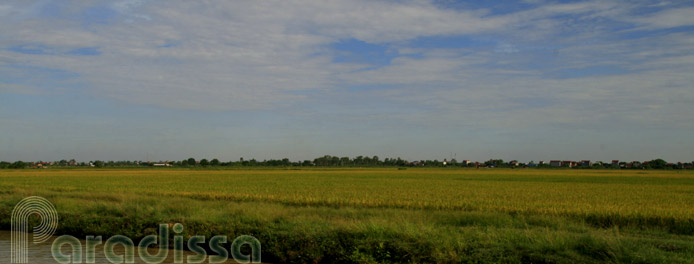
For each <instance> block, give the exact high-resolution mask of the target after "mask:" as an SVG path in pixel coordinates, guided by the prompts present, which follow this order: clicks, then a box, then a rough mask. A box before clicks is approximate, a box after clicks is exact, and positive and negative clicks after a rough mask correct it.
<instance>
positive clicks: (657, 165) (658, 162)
mask: <svg viewBox="0 0 694 264" xmlns="http://www.w3.org/2000/svg"><path fill="white" fill-rule="evenodd" d="M665 164H667V162H666V161H665V160H663V159H654V160H651V161H649V162H648V167H651V168H653V169H664V168H665Z"/></svg>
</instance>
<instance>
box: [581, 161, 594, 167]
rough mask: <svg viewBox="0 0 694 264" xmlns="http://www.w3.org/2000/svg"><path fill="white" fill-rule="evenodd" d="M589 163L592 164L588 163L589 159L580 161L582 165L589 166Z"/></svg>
mask: <svg viewBox="0 0 694 264" xmlns="http://www.w3.org/2000/svg"><path fill="white" fill-rule="evenodd" d="M590 165H592V163H590V160H582V161H581V166H583V167H590Z"/></svg>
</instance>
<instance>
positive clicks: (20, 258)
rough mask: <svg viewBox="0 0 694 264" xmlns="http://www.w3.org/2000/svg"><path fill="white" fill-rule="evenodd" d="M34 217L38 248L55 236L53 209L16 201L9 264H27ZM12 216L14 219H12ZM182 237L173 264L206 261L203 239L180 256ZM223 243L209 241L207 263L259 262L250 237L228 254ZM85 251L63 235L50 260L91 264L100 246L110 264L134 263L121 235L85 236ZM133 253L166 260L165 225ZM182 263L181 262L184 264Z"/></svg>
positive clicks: (177, 229)
mask: <svg viewBox="0 0 694 264" xmlns="http://www.w3.org/2000/svg"><path fill="white" fill-rule="evenodd" d="M31 214H38V215H39V216H40V217H41V224H40V225H39V226H37V227H34V241H33V242H34V243H35V244H39V243H43V242H45V241H47V240H48V239H49V238H50V237H51V236H52V235H53V233H54V232H55V230H56V228H57V225H58V218H57V215H58V214H57V213H56V211H55V207H53V205H52V204H51V203H50V202H49V201H48V200H46V199H44V198H42V197H37V196H32V197H27V198H25V199H23V200H22V201H20V202H19V203H18V204H17V205H16V206H15V208H14V210H13V211H12V223H11V225H12V238H11V239H12V241H11V244H12V263H28V262H27V260H28V259H27V240H28V239H27V238H28V233H27V230H26V229H27V225H28V219H29V215H31ZM15 215H16V217H15ZM172 229H173V232H174V234H180V233H182V232H183V225H182V224H180V223H176V224H174V225H173V227H172ZM183 242H184V239H183V236H180V235H174V239H173V248H174V250H175V251H174V255H173V261H174V262H173V263H203V262H205V259H206V258H207V252H206V251H205V249H204V248H203V247H202V246H201V245H204V243H205V237H204V236H191V237H189V239H188V241H187V244H186V245H187V246H188V249H189V250H190V251H192V252H193V253H195V254H194V255H188V256H186V258H184V256H183ZM226 243H227V237H226V236H214V237H212V238H211V239H210V240H209V244H208V246H209V249H210V250H212V251H213V252H214V253H215V255H212V256H210V257H209V259H208V261H209V263H223V262H226V261H227V260H228V259H229V252H231V257H232V258H233V259H234V260H235V261H236V262H240V263H249V262H252V263H260V262H261V257H260V255H261V254H260V253H261V246H260V241H258V239H256V238H255V237H252V236H247V235H242V236H239V237H236V239H234V241H233V242H232V243H231V247H230V251H227V250H226V248H224V246H223V244H226ZM85 244H86V245H85V247H86V250H85V248H83V246H82V241H80V240H79V239H77V238H76V237H74V236H70V235H63V236H60V237H58V238H56V239H55V240H54V241H53V244H52V246H51V254H52V256H53V259H55V260H56V261H57V262H58V263H83V262H82V261H83V254H82V253H83V252H84V253H85V254H84V261H85V262H84V263H94V262H95V258H96V256H95V251H96V246H97V245H101V244H103V245H104V248H103V250H104V256H105V257H106V259H107V260H108V261H109V262H111V263H135V243H133V240H132V239H130V238H128V237H126V236H122V235H115V236H112V237H110V238H109V239H107V240H106V242H105V243H103V240H102V238H101V236H87V237H86V239H85ZM157 244H158V246H159V249H158V251H157V253H156V254H151V253H149V251H148V250H147V248H148V247H151V246H153V245H157ZM118 245H122V248H124V251H123V252H122V253H116V251H115V250H114V249H115V248H116V246H118ZM244 245H248V246H250V249H251V253H250V254H248V255H245V254H243V253H241V248H242V246H244ZM68 246H69V247H70V249H71V250H68V251H67V252H69V253H63V250H62V249H63V248H65V247H68ZM137 253H138V255H139V257H140V259H141V260H142V261H144V262H146V263H162V262H164V261H165V260H166V259H167V257H168V256H169V224H160V225H159V233H158V234H157V235H149V236H146V237H144V238H143V239H142V240H140V243H139V244H138V247H137ZM184 261H185V262H184Z"/></svg>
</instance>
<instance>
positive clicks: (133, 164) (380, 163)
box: [0, 155, 694, 169]
mask: <svg viewBox="0 0 694 264" xmlns="http://www.w3.org/2000/svg"><path fill="white" fill-rule="evenodd" d="M574 163H576V162H574ZM155 164H156V165H168V166H176V167H470V168H473V167H474V168H478V167H486V168H557V167H551V166H549V165H548V164H538V163H535V162H534V161H530V162H528V163H522V162H517V161H515V160H512V161H510V162H505V161H504V160H502V159H490V160H488V161H485V162H465V163H463V162H458V161H457V160H456V159H451V160H450V161H448V160H445V159H444V160H443V161H439V160H421V161H412V162H410V161H407V160H404V159H401V158H400V157H398V158H385V159H380V158H379V157H378V156H373V157H368V156H357V157H354V158H349V157H337V156H330V155H325V156H323V157H319V158H315V159H313V161H311V160H304V161H290V160H289V159H287V158H284V159H281V160H275V159H271V160H263V161H258V160H256V159H251V160H244V159H243V158H240V159H239V161H228V162H221V161H219V159H216V158H215V159H212V160H207V159H204V158H203V159H201V160H199V161H196V160H195V158H192V157H191V158H188V159H185V160H181V161H158V162H152V161H129V160H123V161H100V160H95V161H89V162H88V163H86V162H80V163H78V162H76V161H75V160H74V159H71V160H69V161H68V160H60V161H55V162H43V161H38V162H36V163H33V162H32V163H26V162H22V161H16V162H13V163H9V162H6V161H0V169H2V168H9V169H21V168H26V167H39V166H38V165H41V166H40V167H42V168H46V167H97V168H101V167H120V168H125V167H127V168H138V167H139V168H141V167H152V166H155ZM561 168H568V163H567V164H564V165H562V166H561ZM572 168H574V169H619V168H622V169H694V163H681V162H679V163H677V164H674V163H668V162H666V161H665V160H663V159H654V160H651V161H645V162H643V163H641V162H633V163H626V162H620V163H619V164H618V165H615V164H612V163H607V162H601V161H597V162H595V163H593V164H589V165H583V164H581V163H577V165H576V166H575V167H572Z"/></svg>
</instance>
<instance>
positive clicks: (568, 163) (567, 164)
mask: <svg viewBox="0 0 694 264" xmlns="http://www.w3.org/2000/svg"><path fill="white" fill-rule="evenodd" d="M560 166H562V167H569V168H571V167H573V166H576V162H575V161H570V160H565V161H562V162H561V164H560Z"/></svg>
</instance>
